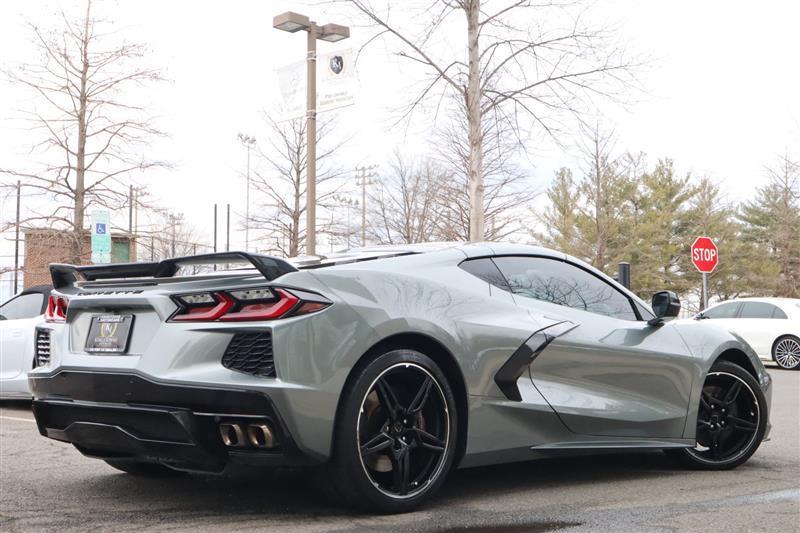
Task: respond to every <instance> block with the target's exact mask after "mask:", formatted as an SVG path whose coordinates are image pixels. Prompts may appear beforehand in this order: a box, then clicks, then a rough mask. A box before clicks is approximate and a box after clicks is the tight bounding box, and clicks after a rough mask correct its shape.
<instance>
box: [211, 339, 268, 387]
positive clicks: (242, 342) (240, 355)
mask: <svg viewBox="0 0 800 533" xmlns="http://www.w3.org/2000/svg"><path fill="white" fill-rule="evenodd" d="M222 366H224V367H225V368H230V369H231V370H236V371H238V372H244V373H246V374H252V375H254V376H263V377H269V378H274V377H275V359H274V358H273V355H272V332H270V331H259V332H255V333H237V334H235V335H234V336H233V338H232V339H231V342H230V343H229V344H228V348H227V349H226V350H225V354H224V355H223V356H222Z"/></svg>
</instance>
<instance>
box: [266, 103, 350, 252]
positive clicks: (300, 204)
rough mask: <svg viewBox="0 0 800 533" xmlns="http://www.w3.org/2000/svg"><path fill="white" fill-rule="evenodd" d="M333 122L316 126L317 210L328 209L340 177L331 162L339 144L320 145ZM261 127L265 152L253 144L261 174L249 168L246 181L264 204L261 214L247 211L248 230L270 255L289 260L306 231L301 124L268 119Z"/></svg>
mask: <svg viewBox="0 0 800 533" xmlns="http://www.w3.org/2000/svg"><path fill="white" fill-rule="evenodd" d="M333 122H334V121H333V120H332V119H327V120H324V121H319V122H318V125H317V146H318V148H317V150H318V151H317V187H318V188H319V189H318V191H317V204H318V205H319V206H322V207H327V206H328V204H329V203H330V201H331V197H332V196H333V195H334V194H335V193H336V192H337V191H338V190H339V188H340V185H341V184H340V183H339V179H340V178H342V177H344V175H345V172H344V171H343V170H342V169H341V168H339V167H337V166H335V165H334V164H333V163H332V161H331V160H332V156H333V154H334V153H335V152H336V151H337V150H338V149H339V148H340V147H341V145H342V142H343V141H342V142H339V143H330V142H328V143H324V142H323V141H325V140H329V139H330V131H331V126H332V124H333ZM266 123H267V127H268V130H269V131H268V135H267V143H266V147H265V148H262V146H261V145H258V148H257V150H256V157H257V159H260V160H261V161H263V162H264V163H265V164H266V165H265V166H266V169H261V168H256V169H254V170H253V171H252V181H251V183H252V186H253V188H254V189H255V190H256V191H258V192H260V193H261V194H263V196H264V203H263V204H262V207H263V209H261V210H258V209H257V210H255V211H254V212H251V215H250V223H251V224H250V226H251V228H256V229H260V230H262V231H261V233H262V234H261V237H260V240H261V241H262V243H265V244H266V245H267V246H268V247H269V248H270V249H271V250H275V251H277V252H278V253H281V254H283V255H285V256H287V257H294V256H297V255H299V254H300V253H301V251H302V250H303V244H302V243H304V242H305V231H306V230H305V212H306V154H307V152H306V122H305V120H300V119H298V120H290V121H285V122H278V121H277V120H275V119H274V118H272V117H270V116H267V117H266ZM326 138H327V139H326Z"/></svg>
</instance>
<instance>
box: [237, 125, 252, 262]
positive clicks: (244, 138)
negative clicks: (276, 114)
mask: <svg viewBox="0 0 800 533" xmlns="http://www.w3.org/2000/svg"><path fill="white" fill-rule="evenodd" d="M239 142H240V143H242V145H244V147H245V148H247V191H246V193H245V206H244V249H245V251H248V252H249V251H250V148H252V147H253V146H254V145H255V144H256V139H255V137H251V136H249V135H245V134H244V133H240V134H239Z"/></svg>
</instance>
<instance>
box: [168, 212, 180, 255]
mask: <svg viewBox="0 0 800 533" xmlns="http://www.w3.org/2000/svg"><path fill="white" fill-rule="evenodd" d="M176 222H177V217H176V216H175V215H174V214H172V213H170V214H169V226H170V230H171V231H170V233H171V235H170V237H171V238H170V241H171V242H170V247H169V250H170V257H175V256H176V255H177V254H178V250H177V246H176V245H177V243H176V242H175V238H176V234H175V224H176Z"/></svg>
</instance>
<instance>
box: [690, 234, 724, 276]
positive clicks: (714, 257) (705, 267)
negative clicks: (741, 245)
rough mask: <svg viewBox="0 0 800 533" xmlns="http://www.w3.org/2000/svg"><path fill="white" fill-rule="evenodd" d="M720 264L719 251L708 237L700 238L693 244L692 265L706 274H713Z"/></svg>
mask: <svg viewBox="0 0 800 533" xmlns="http://www.w3.org/2000/svg"><path fill="white" fill-rule="evenodd" d="M717 263H719V250H717V245H716V244H714V241H712V240H711V239H709V238H708V237H698V238H696V239H695V240H694V244H692V264H693V265H694V266H695V267H696V268H697V270H699V271H700V272H703V273H705V274H708V273H710V272H713V271H714V269H715V268H717Z"/></svg>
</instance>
